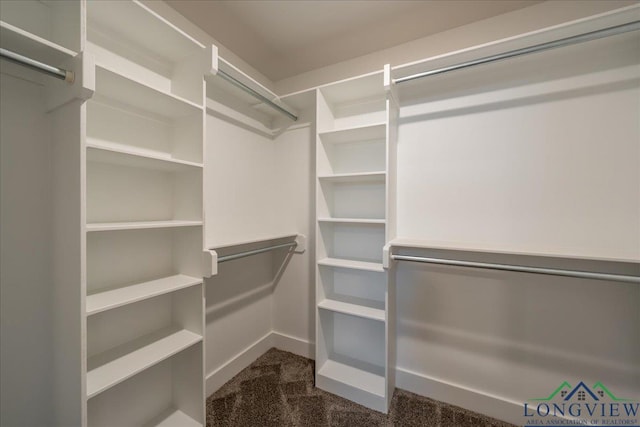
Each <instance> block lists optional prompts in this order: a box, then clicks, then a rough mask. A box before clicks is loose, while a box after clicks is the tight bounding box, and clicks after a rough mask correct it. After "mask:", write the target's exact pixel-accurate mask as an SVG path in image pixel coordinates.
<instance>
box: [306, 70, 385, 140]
mask: <svg viewBox="0 0 640 427" xmlns="http://www.w3.org/2000/svg"><path fill="white" fill-rule="evenodd" d="M319 92H320V95H321V96H319V97H318V105H317V115H318V122H317V127H318V133H319V134H323V133H325V132H330V131H335V130H341V129H350V128H355V127H359V126H368V125H371V124H373V123H377V124H379V123H384V122H385V121H386V112H385V92H384V85H383V74H382V72H375V73H372V74H369V75H366V76H361V77H357V78H355V79H349V80H344V81H342V82H338V83H335V84H332V85H328V86H325V87H321V88H320V89H319Z"/></svg>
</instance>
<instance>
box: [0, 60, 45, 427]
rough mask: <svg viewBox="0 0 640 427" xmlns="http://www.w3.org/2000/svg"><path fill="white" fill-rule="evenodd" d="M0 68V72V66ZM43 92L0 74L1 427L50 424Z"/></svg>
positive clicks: (25, 82) (26, 82) (24, 81)
mask: <svg viewBox="0 0 640 427" xmlns="http://www.w3.org/2000/svg"><path fill="white" fill-rule="evenodd" d="M3 68H4V67H3ZM42 92H43V88H42V87H41V86H39V85H36V84H34V83H30V82H28V81H26V80H22V79H20V78H16V77H13V76H10V75H7V74H4V73H2V74H0V93H2V96H1V97H0V123H2V126H0V140H1V143H0V161H1V168H0V207H1V208H2V211H1V214H0V233H1V238H0V242H1V249H0V254H1V258H0V274H1V278H0V377H1V378H2V381H0V384H1V390H0V407H1V408H2V410H1V411H0V424H1V425H3V426H5V425H6V426H34V425H47V424H49V423H50V422H51V414H52V410H53V408H52V399H53V396H52V392H53V385H52V380H51V368H52V359H51V357H52V330H51V324H52V313H51V298H52V293H51V288H52V280H51V274H52V271H51V259H50V255H51V214H52V212H51V190H52V188H51V184H50V182H51V176H50V173H51V170H50V161H49V159H50V154H51V150H50V142H51V140H50V137H49V133H50V123H49V119H48V117H47V116H46V115H45V114H44V108H43V94H42Z"/></svg>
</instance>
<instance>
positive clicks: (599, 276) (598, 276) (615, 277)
mask: <svg viewBox="0 0 640 427" xmlns="http://www.w3.org/2000/svg"><path fill="white" fill-rule="evenodd" d="M391 259H393V260H396V261H411V262H424V263H428V264H442V265H453V266H458V267H474V268H484V269H489V270H504V271H517V272H521V273H534V274H547V275H551V276H566V277H577V278H580V279H595V280H611V281H615V282H627V283H640V276H625V275H621V274H609V273H595V272H590V271H578V270H560V269H555V268H541V267H527V266H524V265H510V264H491V263H486V262H473V261H461V260H457V259H443V258H429V257H419V256H410V255H394V254H392V255H391Z"/></svg>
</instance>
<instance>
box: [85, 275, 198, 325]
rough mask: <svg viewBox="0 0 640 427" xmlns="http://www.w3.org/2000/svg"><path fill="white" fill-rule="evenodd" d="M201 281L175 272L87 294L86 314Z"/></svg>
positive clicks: (120, 305) (186, 286)
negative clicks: (167, 275)
mask: <svg viewBox="0 0 640 427" xmlns="http://www.w3.org/2000/svg"><path fill="white" fill-rule="evenodd" d="M201 283H202V279H201V278H197V277H191V276H187V275H184V274H176V275H173V276H169V277H163V278H161V279H156V280H150V281H148V282H142V283H136V284H133V285H129V286H124V287H122V288H118V289H109V290H106V291H102V292H97V293H94V294H91V295H87V300H86V311H87V316H91V315H93V314H98V313H101V312H103V311H106V310H111V309H114V308H118V307H122V306H124V305H127V304H132V303H135V302H138V301H142V300H145V299H148V298H153V297H157V296H160V295H164V294H167V293H171V292H174V291H177V290H180V289H184V288H188V287H190V286H195V285H199V284H201Z"/></svg>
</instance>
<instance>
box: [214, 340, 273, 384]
mask: <svg viewBox="0 0 640 427" xmlns="http://www.w3.org/2000/svg"><path fill="white" fill-rule="evenodd" d="M271 347H273V332H269V333H268V334H266V335H265V336H263V337H262V338H260V339H258V340H257V341H255V342H254V343H253V344H251V345H249V346H248V347H247V348H245V349H244V350H243V351H241V352H240V353H238V354H237V355H236V356H235V357H233V358H231V359H229V360H228V361H227V362H225V363H224V364H223V365H222V366H220V367H219V368H217V369H215V370H213V372H211V373H208V374H207V377H206V379H205V390H206V395H207V396H211V394H213V393H214V392H215V391H217V390H218V389H219V388H220V387H222V386H223V385H224V384H225V383H226V382H227V381H229V380H230V379H231V378H233V377H235V376H236V375H238V373H239V372H240V371H242V370H243V369H244V368H246V367H247V366H249V365H250V364H251V363H253V362H254V361H255V360H256V359H257V358H258V357H260V356H262V355H263V354H264V353H266V352H267V351H268V350H269V349H270V348H271Z"/></svg>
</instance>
